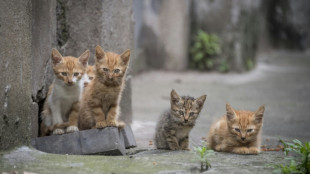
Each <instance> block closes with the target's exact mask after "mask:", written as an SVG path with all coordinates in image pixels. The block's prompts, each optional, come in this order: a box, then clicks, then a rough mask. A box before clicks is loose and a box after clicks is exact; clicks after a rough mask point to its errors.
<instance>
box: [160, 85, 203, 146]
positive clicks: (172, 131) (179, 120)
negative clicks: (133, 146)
mask: <svg viewBox="0 0 310 174" xmlns="http://www.w3.org/2000/svg"><path fill="white" fill-rule="evenodd" d="M205 99H206V95H203V96H201V97H199V98H197V99H195V98H193V97H190V96H182V97H180V96H179V95H178V94H177V93H176V92H175V91H174V90H172V91H171V99H170V103H171V109H170V110H168V111H166V112H164V113H163V114H162V115H161V117H160V119H159V121H158V123H157V125H156V133H155V145H156V147H157V148H158V149H170V150H188V146H189V137H188V136H189V133H190V131H191V130H192V128H193V127H194V126H195V122H196V119H197V118H198V116H199V113H200V111H201V109H202V108H203V104H204V102H205Z"/></svg>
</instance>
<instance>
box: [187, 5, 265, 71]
mask: <svg viewBox="0 0 310 174" xmlns="http://www.w3.org/2000/svg"><path fill="white" fill-rule="evenodd" d="M260 4H261V1H249V0H235V1H226V0H216V1H214V0H195V1H192V25H191V27H192V30H191V38H193V37H194V36H195V34H196V33H197V31H198V30H199V29H202V30H204V31H206V32H208V33H212V34H216V35H217V36H218V37H219V38H220V44H221V48H222V53H221V55H219V56H218V59H219V61H226V62H227V63H228V64H229V65H230V70H232V71H245V70H246V69H247V68H248V67H247V62H248V61H252V62H255V56H256V50H257V43H258V37H257V36H258V33H259V15H257V14H258V12H259V9H260Z"/></svg>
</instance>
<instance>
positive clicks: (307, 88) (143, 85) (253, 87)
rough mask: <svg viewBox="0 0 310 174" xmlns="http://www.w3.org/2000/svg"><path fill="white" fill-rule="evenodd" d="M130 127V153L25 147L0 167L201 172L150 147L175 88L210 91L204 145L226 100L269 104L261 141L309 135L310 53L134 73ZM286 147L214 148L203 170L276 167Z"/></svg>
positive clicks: (187, 155)
mask: <svg viewBox="0 0 310 174" xmlns="http://www.w3.org/2000/svg"><path fill="white" fill-rule="evenodd" d="M132 85H133V86H132V88H133V111H134V122H133V125H132V128H133V131H134V134H135V136H136V140H137V143H138V148H137V149H134V150H131V151H128V155H127V156H117V157H108V156H79V155H53V154H46V153H42V152H39V151H36V150H33V149H29V148H28V147H21V148H19V149H16V150H14V151H11V152H0V171H1V172H3V171H6V172H8V171H18V172H19V173H23V172H24V171H28V172H35V173H74V174H76V173H199V170H198V168H199V162H198V161H197V160H196V159H195V155H194V154H193V152H188V151H178V152H171V151H158V150H154V149H153V146H152V145H150V141H151V140H152V137H153V135H154V126H155V123H156V121H157V118H158V116H159V115H160V114H161V113H162V112H163V111H164V110H165V109H168V108H169V94H170V91H171V89H175V90H176V91H177V92H178V93H180V94H183V95H187V94H189V95H193V96H195V97H198V96H201V95H203V94H207V95H208V97H207V100H206V103H205V107H204V109H203V111H202V113H201V115H200V118H199V119H198V122H197V125H196V127H195V128H194V130H193V131H192V132H191V135H190V137H191V145H192V146H195V145H198V144H200V139H201V137H203V136H206V134H207V132H208V129H209V127H210V125H211V123H212V122H213V121H214V120H215V119H217V118H218V117H219V116H221V115H223V114H224V113H225V103H226V102H229V103H231V105H232V106H233V107H234V108H236V109H249V110H256V109H257V108H258V107H259V106H260V105H262V104H265V105H266V112H265V120H264V127H263V135H264V136H263V137H264V138H263V144H267V145H268V146H276V145H277V144H278V141H277V140H278V137H284V139H288V140H289V139H292V138H299V139H303V140H308V141H309V140H310V115H309V112H308V109H309V108H310V54H300V53H288V52H274V53H270V54H268V56H261V57H260V58H259V60H258V65H257V68H256V69H255V70H253V71H251V72H249V73H245V74H218V73H199V72H179V73H176V72H165V71H154V72H149V73H144V74H141V75H139V76H137V77H134V78H133V82H132ZM283 159H284V156H283V153H282V152H262V153H261V154H259V155H249V156H244V155H234V154H228V153H215V155H214V156H213V157H210V162H211V165H212V166H213V167H212V169H211V170H210V171H208V172H206V173H271V171H272V169H271V168H268V167H266V165H267V164H270V163H284V160H283Z"/></svg>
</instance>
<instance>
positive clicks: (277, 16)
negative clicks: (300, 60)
mask: <svg viewBox="0 0 310 174" xmlns="http://www.w3.org/2000/svg"><path fill="white" fill-rule="evenodd" d="M262 1H263V3H262V10H261V11H262V16H263V17H264V22H265V28H264V30H263V31H264V33H263V34H264V35H265V36H263V37H267V38H265V40H266V41H267V42H269V44H270V45H271V46H272V47H274V48H282V49H283V48H286V49H297V50H306V49H309V48H310V20H309V16H310V1H308V0H299V1H295V0H273V1H269V0H262ZM262 46H263V45H262Z"/></svg>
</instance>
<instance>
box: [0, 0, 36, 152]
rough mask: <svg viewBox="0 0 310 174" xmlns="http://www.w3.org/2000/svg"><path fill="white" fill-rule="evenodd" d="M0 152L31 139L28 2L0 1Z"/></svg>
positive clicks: (29, 11)
mask: <svg viewBox="0 0 310 174" xmlns="http://www.w3.org/2000/svg"><path fill="white" fill-rule="evenodd" d="M0 7H2V8H1V10H0V38H1V42H0V71H1V75H0V149H1V150H6V149H10V148H13V147H15V146H18V145H21V144H28V143H29V140H30V137H31V113H32V111H31V105H32V99H31V83H32V81H31V67H32V45H31V43H32V21H33V20H32V11H31V10H32V1H31V0H24V1H19V0H4V1H0Z"/></svg>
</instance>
